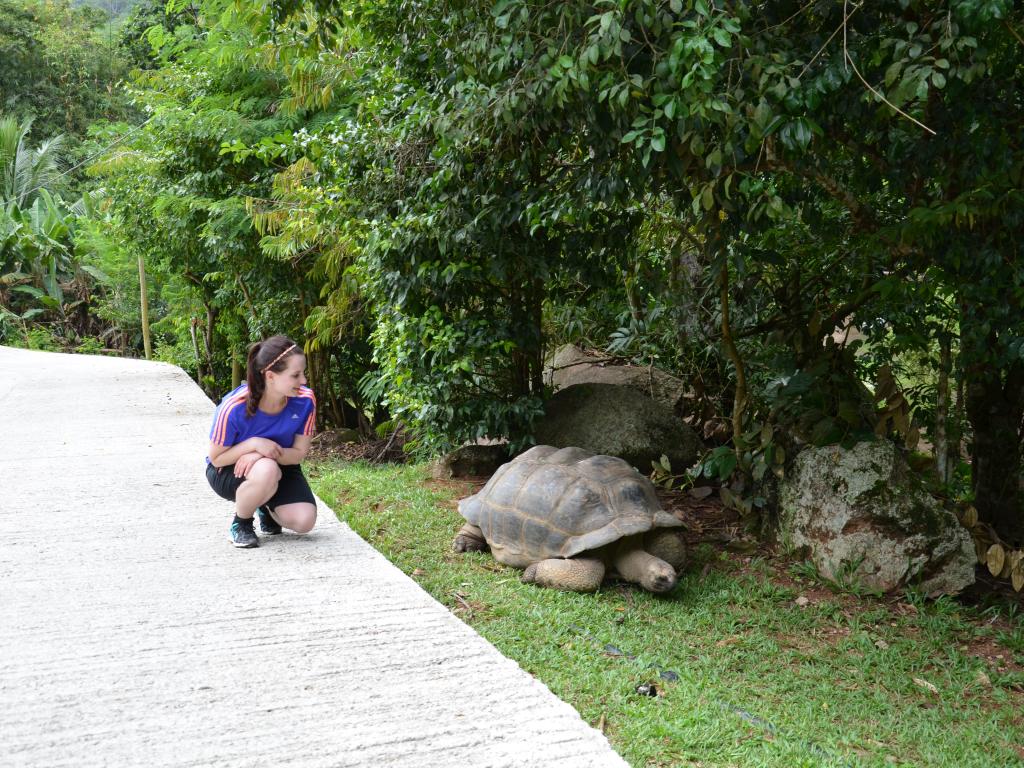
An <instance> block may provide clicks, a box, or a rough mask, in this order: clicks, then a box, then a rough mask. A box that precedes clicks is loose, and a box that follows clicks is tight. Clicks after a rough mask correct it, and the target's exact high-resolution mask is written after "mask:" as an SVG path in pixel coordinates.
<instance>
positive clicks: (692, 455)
mask: <svg viewBox="0 0 1024 768" xmlns="http://www.w3.org/2000/svg"><path fill="white" fill-rule="evenodd" d="M534 436H535V437H536V438H537V442H538V443H542V444H545V445H553V446H556V447H558V448H566V447H569V446H575V447H577V448H582V449H583V450H585V451H590V452H591V453H595V454H604V455H606V456H618V457H619V458H620V459H625V460H626V461H627V462H629V463H630V464H631V465H632V466H634V467H636V468H637V469H638V470H640V472H642V473H643V474H647V473H649V472H650V471H651V462H653V461H657V460H658V459H659V458H660V457H661V456H662V454H664V455H666V456H668V459H669V461H670V462H671V463H672V468H673V470H676V471H680V470H683V469H685V468H686V467H689V466H692V465H693V464H694V463H696V461H697V458H698V457H699V456H700V453H701V451H702V450H703V445H702V444H701V441H700V438H699V437H697V434H696V433H695V432H694V431H693V430H692V429H690V428H689V427H688V426H687V425H686V424H684V423H683V422H682V421H681V420H680V419H679V418H678V417H676V416H675V414H673V413H672V411H671V410H670V409H669V408H668V407H667V406H665V405H662V404H661V403H658V402H656V401H655V400H653V399H651V398H650V397H647V396H646V395H644V394H642V393H641V392H638V391H637V390H635V389H633V388H632V387H627V386H623V385H617V384H576V385H574V386H571V387H567V388H565V389H563V390H562V391H560V392H557V393H556V394H555V395H554V396H553V397H552V398H551V399H550V400H548V402H547V403H546V405H545V414H544V416H543V417H542V418H541V419H540V420H538V422H537V423H536V424H535V425H534Z"/></svg>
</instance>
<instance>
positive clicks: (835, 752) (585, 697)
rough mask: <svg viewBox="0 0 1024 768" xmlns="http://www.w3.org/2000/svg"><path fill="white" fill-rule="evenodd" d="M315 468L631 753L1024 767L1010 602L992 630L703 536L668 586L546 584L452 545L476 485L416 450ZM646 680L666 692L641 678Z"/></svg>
mask: <svg viewBox="0 0 1024 768" xmlns="http://www.w3.org/2000/svg"><path fill="white" fill-rule="evenodd" d="M310 475H311V478H312V480H313V485H314V488H315V490H316V492H317V493H318V494H319V495H320V497H321V498H323V499H324V501H326V502H327V503H328V504H329V505H331V507H332V508H333V509H334V510H335V511H336V512H337V513H338V516H339V517H340V518H341V519H342V520H344V521H345V522H347V523H348V524H349V525H350V526H351V527H352V528H353V529H354V530H355V531H356V532H357V533H359V534H360V535H361V536H363V537H364V538H365V539H366V540H367V541H369V542H370V543H371V544H372V545H373V546H374V547H376V548H377V549H378V550H379V551H380V552H381V553H382V554H384V555H385V556H386V557H387V558H389V559H390V560H391V561H392V562H394V563H395V565H397V566H398V567H399V568H401V569H402V570H403V571H405V572H406V573H408V574H411V575H412V576H413V578H415V579H416V580H417V581H418V583H419V584H420V585H421V586H422V587H423V588H424V589H426V590H427V591H428V592H430V594H432V595H433V596H434V597H435V598H437V599H438V600H439V601H440V602H442V603H444V604H445V605H446V606H448V607H449V608H450V609H451V610H452V611H453V612H454V613H456V615H458V616H460V617H461V618H462V619H463V620H464V621H466V622H467V623H468V624H470V625H471V626H473V627H474V628H475V629H476V630H477V631H478V632H479V633H480V634H481V635H483V636H484V637H486V638H487V639H488V640H489V641H490V642H492V643H493V644H494V645H495V646H497V647H498V649H500V650H501V652H502V653H504V654H505V655H506V656H508V657H510V658H512V659H515V660H516V661H517V662H518V663H519V664H520V665H521V666H522V667H523V668H524V669H526V670H527V671H528V672H530V673H531V674H533V675H535V676H536V677H537V678H539V679H540V680H542V681H543V682H544V683H545V684H546V685H547V686H548V687H549V688H550V689H551V690H552V691H553V692H554V693H555V694H556V695H558V696H559V697H561V698H562V699H564V700H565V701H567V702H569V703H570V704H572V705H573V706H574V707H576V709H577V710H578V711H579V712H580V714H581V715H582V716H583V718H584V719H585V720H587V721H588V722H590V723H591V724H593V725H598V724H599V723H600V722H601V721H602V720H603V723H604V726H605V731H606V733H607V735H608V738H609V739H610V741H611V742H612V744H613V745H614V746H615V748H616V750H617V751H618V752H619V753H620V754H622V755H623V756H624V757H625V758H626V760H628V761H629V763H630V764H631V765H633V766H663V765H664V766H743V767H744V768H747V767H748V766H779V767H780V768H781V767H783V766H784V767H785V768H793V767H794V766H861V765H865V766H894V765H895V766H911V765H912V766H956V767H957V768H967V767H968V766H978V767H979V768H982V767H983V768H991V766H997V765H998V766H1004V765H1005V766H1009V765H1024V759H1022V754H1024V732H1022V731H1024V714H1022V707H1021V705H1022V704H1024V695H1022V693H1021V691H1022V690H1024V676H1022V674H1021V672H1020V668H1019V666H1018V665H1019V664H1021V663H1024V657H1022V653H1024V648H1022V641H1021V637H1024V630H1022V629H1021V626H1022V625H1021V621H1020V617H1019V616H1011V617H1010V622H1009V623H1008V622H1007V621H1006V620H1005V618H1004V617H1002V616H997V617H996V618H999V619H1000V623H999V626H1000V627H1001V629H995V628H994V626H993V625H994V622H993V621H990V620H986V619H987V618H988V617H987V616H986V615H981V614H978V613H977V612H972V610H971V609H967V608H964V607H963V606H960V605H959V604H958V603H956V602H955V601H953V600H946V599H943V600H939V601H931V602H929V601H923V600H917V599H913V598H911V601H910V602H908V603H895V602H893V601H892V600H889V601H883V600H880V599H877V598H874V597H866V598H861V599H857V598H853V597H850V596H846V595H839V594H834V593H832V592H830V591H827V590H826V589H824V588H823V587H822V585H821V584H820V583H819V582H816V581H815V580H814V579H812V578H808V577H807V574H800V573H799V572H797V573H795V575H794V573H793V570H794V569H790V572H789V573H788V574H787V572H786V569H785V568H783V567H778V568H776V567H775V565H774V564H773V563H771V562H770V561H766V560H764V559H760V558H753V559H751V558H749V557H746V558H744V557H743V556H741V555H734V554H729V553H721V552H718V551H716V550H714V549H712V548H711V547H708V546H704V547H702V548H700V549H699V550H698V551H697V552H695V553H694V555H693V558H692V563H691V565H690V566H689V567H688V568H687V570H686V571H685V572H684V574H683V575H682V577H681V579H680V583H679V586H678V587H677V588H676V589H675V590H674V591H673V592H672V593H671V594H670V595H668V596H665V597H654V596H652V595H650V594H647V593H645V592H642V591H640V590H638V589H634V588H632V587H628V586H626V585H611V586H607V585H606V586H605V587H604V588H603V589H602V590H601V591H600V592H598V593H597V594H593V595H578V594H572V593H563V592H556V591H553V590H544V589H538V588H536V587H533V586H530V585H525V584H521V583H520V581H519V572H518V571H516V570H514V569H510V568H506V567H504V566H501V565H499V564H497V563H495V562H494V560H493V559H492V558H491V557H490V556H489V555H484V554H469V555H458V554H455V553H453V552H452V551H451V548H450V545H451V540H452V538H453V537H454V535H455V532H456V530H457V529H458V527H459V526H460V525H461V522H462V519H461V518H460V517H459V515H458V512H457V511H456V509H455V504H454V500H455V499H457V498H459V497H460V496H461V495H465V494H466V493H468V492H470V486H468V485H461V484H432V483H429V482H427V474H426V471H425V470H424V469H423V468H422V467H417V466H413V467H395V466H385V467H371V466H368V465H365V464H346V463H342V462H334V461H325V462H321V463H319V464H317V465H315V466H313V467H311V469H310ZM797 571H799V569H797ZM804 594H808V595H811V596H812V597H811V600H810V603H809V604H808V605H806V606H804V607H800V606H799V605H797V604H796V602H795V599H796V598H797V597H798V596H800V595H804ZM986 643H987V644H989V645H990V646H993V644H996V643H1000V645H998V646H994V647H998V648H999V649H1001V651H1002V653H1003V654H1005V659H1006V660H1007V663H1006V667H1005V669H1004V671H1003V672H999V671H998V670H997V668H996V667H994V666H990V665H989V664H988V663H987V662H986V661H985V660H984V659H982V658H979V657H978V656H977V655H975V653H974V652H972V651H973V650H976V649H977V648H978V647H980V646H979V644H986ZM620 652H621V653H620ZM630 657H635V658H630ZM660 672H666V673H674V674H675V676H677V678H678V679H675V680H672V681H667V680H664V679H661V678H660V677H659V673H660ZM979 673H984V675H987V677H988V681H987V682H986V680H985V679H984V678H983V677H982V678H979ZM668 676H669V677H672V675H671V674H670V675H668ZM915 678H916V679H918V680H919V681H921V682H915ZM648 682H654V683H655V684H656V685H657V687H658V688H659V690H660V693H661V695H659V696H657V697H653V698H652V697H649V696H642V695H639V694H638V693H637V692H636V688H637V686H638V685H640V684H643V683H648ZM927 684H931V685H933V686H935V688H936V689H937V692H933V691H931V690H929V688H928V687H927Z"/></svg>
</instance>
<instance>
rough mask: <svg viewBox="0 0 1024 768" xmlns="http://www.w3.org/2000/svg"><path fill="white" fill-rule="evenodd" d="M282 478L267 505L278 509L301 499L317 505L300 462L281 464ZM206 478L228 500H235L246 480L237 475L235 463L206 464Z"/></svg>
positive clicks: (218, 493)
mask: <svg viewBox="0 0 1024 768" xmlns="http://www.w3.org/2000/svg"><path fill="white" fill-rule="evenodd" d="M278 466H280V467H281V480H280V482H279V483H278V484H277V493H275V494H274V495H273V496H271V497H270V500H269V501H268V502H267V503H266V506H268V507H270V508H271V509H277V508H278V507H280V506H281V505H282V504H295V503H298V502H300V501H305V502H309V503H310V504H313V505H316V498H315V497H314V496H313V491H312V490H311V489H310V487H309V483H308V482H306V476H305V475H304V474H302V467H301V466H299V465H298V464H280V465H278ZM206 479H207V480H209V481H210V487H211V488H213V490H215V491H216V492H217V495H218V496H220V497H221V498H222V499H227V500H228V501H234V500H235V493H236V491H238V486H240V485H241V484H242V483H244V482H245V478H244V477H235V465H234V464H231V465H229V466H226V467H215V466H213V464H207V465H206Z"/></svg>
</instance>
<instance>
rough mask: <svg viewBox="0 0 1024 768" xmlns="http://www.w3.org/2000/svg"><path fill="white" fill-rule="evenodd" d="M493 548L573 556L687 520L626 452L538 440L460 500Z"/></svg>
mask: <svg viewBox="0 0 1024 768" xmlns="http://www.w3.org/2000/svg"><path fill="white" fill-rule="evenodd" d="M459 511H460V512H461V513H462V515H463V517H465V518H466V520H467V521H468V522H470V523H472V524H473V525H477V526H479V527H480V529H481V531H482V532H483V534H484V537H485V538H486V539H487V541H488V543H490V544H491V546H492V547H497V548H498V549H500V550H503V551H504V552H506V553H509V554H512V555H519V556H524V557H526V558H528V559H530V560H531V561H538V560H544V559H547V558H565V557H573V556H574V555H578V554H579V553H581V552H584V551H586V550H592V549H597V548H599V547H603V546H604V545H606V544H610V543H611V542H613V541H617V540H619V539H621V538H623V537H624V536H630V535H633V534H636V533H643V532H645V531H649V530H651V529H652V528H656V527H675V526H679V525H681V523H680V522H679V521H678V520H677V519H676V518H675V517H673V516H672V515H670V514H668V513H666V512H664V511H663V510H662V509H661V505H660V503H659V502H658V498H657V495H656V494H655V492H654V486H653V485H652V484H651V483H650V481H649V480H647V478H645V477H643V476H642V475H640V474H639V473H638V472H637V471H636V470H635V469H633V468H632V467H631V466H630V465H629V464H627V463H626V462H625V461H623V460H622V459H618V458H615V457H614V456H594V455H592V454H590V453H588V452H587V451H584V450H581V449H579V448H562V449H556V448H552V447H551V446H546V445H544V446H537V447H535V448H531V449H530V450H529V451H527V452H525V453H523V454H522V455H520V456H518V457H517V458H516V459H514V460H513V461H511V462H509V463H508V464H504V465H503V466H502V467H501V468H500V469H499V470H498V471H497V472H496V473H495V474H494V476H493V477H492V478H491V479H490V481H489V482H488V483H487V485H485V486H484V488H483V489H482V490H481V491H480V492H479V493H478V494H476V495H475V496H471V497H470V498H468V499H464V500H463V501H462V502H461V503H460V504H459Z"/></svg>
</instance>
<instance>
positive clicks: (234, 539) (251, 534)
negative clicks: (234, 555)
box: [231, 520, 260, 549]
mask: <svg viewBox="0 0 1024 768" xmlns="http://www.w3.org/2000/svg"><path fill="white" fill-rule="evenodd" d="M231 543H232V544H234V545H235V546H236V547H239V548H243V549H250V548H252V547H258V546H259V545H260V540H259V539H257V538H256V531H254V530H253V529H252V520H235V521H234V522H232V523H231Z"/></svg>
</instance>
